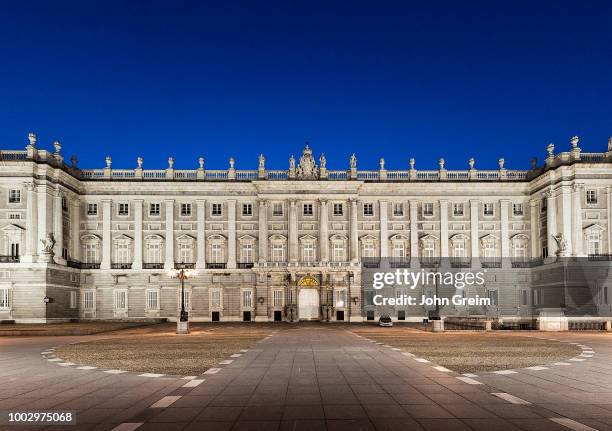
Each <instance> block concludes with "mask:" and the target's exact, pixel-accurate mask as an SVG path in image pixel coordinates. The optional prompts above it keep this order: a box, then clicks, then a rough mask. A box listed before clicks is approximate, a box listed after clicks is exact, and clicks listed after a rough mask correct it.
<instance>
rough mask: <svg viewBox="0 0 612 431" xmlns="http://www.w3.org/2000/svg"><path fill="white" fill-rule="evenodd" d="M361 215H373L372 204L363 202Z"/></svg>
mask: <svg viewBox="0 0 612 431" xmlns="http://www.w3.org/2000/svg"><path fill="white" fill-rule="evenodd" d="M363 215H364V216H368V217H369V216H373V215H374V204H363Z"/></svg>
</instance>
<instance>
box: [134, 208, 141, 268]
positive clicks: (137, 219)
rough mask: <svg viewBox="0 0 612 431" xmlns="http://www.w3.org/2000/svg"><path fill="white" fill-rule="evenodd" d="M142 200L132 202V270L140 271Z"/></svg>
mask: <svg viewBox="0 0 612 431" xmlns="http://www.w3.org/2000/svg"><path fill="white" fill-rule="evenodd" d="M142 203H143V200H142V199H135V200H134V203H133V205H134V260H133V261H132V269H142Z"/></svg>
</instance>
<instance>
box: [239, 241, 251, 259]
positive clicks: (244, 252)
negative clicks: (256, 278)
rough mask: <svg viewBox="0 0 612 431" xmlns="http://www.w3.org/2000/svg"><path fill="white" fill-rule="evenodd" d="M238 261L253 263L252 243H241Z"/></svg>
mask: <svg viewBox="0 0 612 431" xmlns="http://www.w3.org/2000/svg"><path fill="white" fill-rule="evenodd" d="M240 261H241V263H253V244H242V248H241V249H240Z"/></svg>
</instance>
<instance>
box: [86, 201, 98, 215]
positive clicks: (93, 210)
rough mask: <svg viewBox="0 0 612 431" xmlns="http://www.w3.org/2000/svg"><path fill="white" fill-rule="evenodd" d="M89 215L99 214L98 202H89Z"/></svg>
mask: <svg viewBox="0 0 612 431" xmlns="http://www.w3.org/2000/svg"><path fill="white" fill-rule="evenodd" d="M87 215H88V216H95V215H98V204H87Z"/></svg>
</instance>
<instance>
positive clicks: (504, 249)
mask: <svg viewBox="0 0 612 431" xmlns="http://www.w3.org/2000/svg"><path fill="white" fill-rule="evenodd" d="M499 207H500V217H501V229H500V231H501V232H500V235H501V258H502V268H511V267H512V265H511V262H510V234H509V226H508V216H509V210H510V201H509V200H507V199H502V200H501V201H500V202H499Z"/></svg>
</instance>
